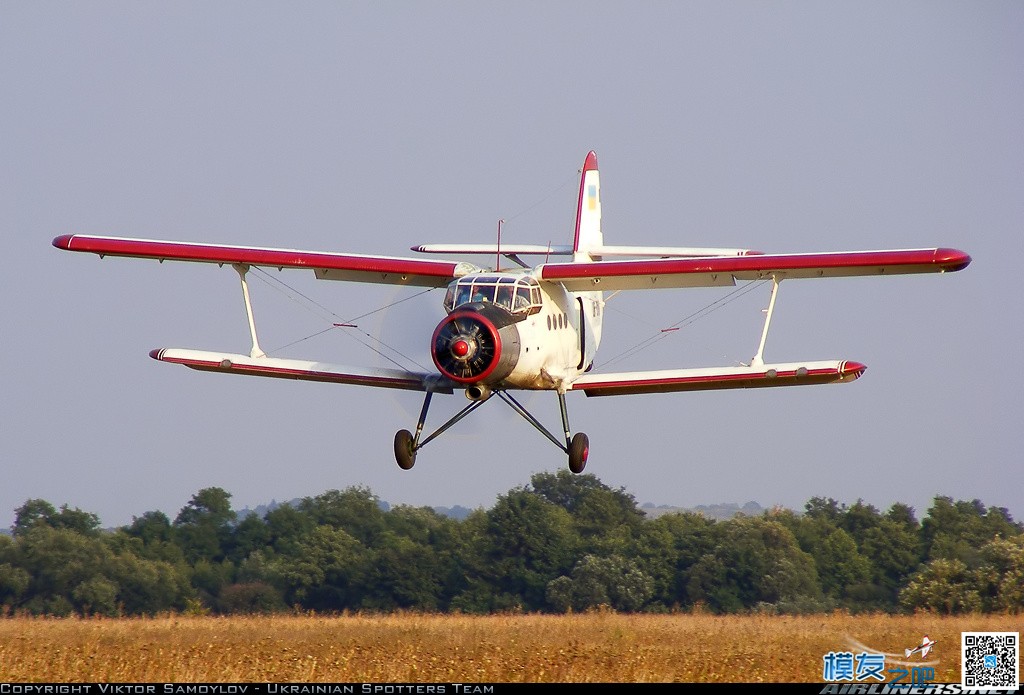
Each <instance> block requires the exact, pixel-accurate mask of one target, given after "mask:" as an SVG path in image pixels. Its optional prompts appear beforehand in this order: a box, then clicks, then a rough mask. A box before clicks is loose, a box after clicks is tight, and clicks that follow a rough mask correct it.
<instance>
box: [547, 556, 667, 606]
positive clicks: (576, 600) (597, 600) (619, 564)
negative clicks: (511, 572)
mask: <svg viewBox="0 0 1024 695" xmlns="http://www.w3.org/2000/svg"><path fill="white" fill-rule="evenodd" d="M653 592H654V582H653V581H652V580H651V578H650V577H648V576H647V575H646V574H644V573H643V571H642V570H640V568H639V567H638V566H637V564H636V563H635V562H632V561H630V560H627V559H625V558H623V557H620V556H618V555H612V556H611V557H598V556H596V555H586V556H584V557H583V558H582V559H581V560H580V561H579V562H577V563H576V566H575V567H573V569H572V577H571V578H570V577H567V576H565V575H562V576H561V577H558V578H557V579H553V580H552V581H550V582H548V586H547V600H548V604H549V605H550V606H551V607H552V608H554V609H555V610H557V611H562V612H565V611H567V610H569V609H572V610H575V611H583V610H587V609H589V608H597V607H599V606H609V607H611V608H614V609H615V610H618V611H627V612H635V611H638V610H640V609H641V608H642V607H643V606H644V605H645V604H646V603H647V601H648V600H649V599H650V598H651V595H652V594H653Z"/></svg>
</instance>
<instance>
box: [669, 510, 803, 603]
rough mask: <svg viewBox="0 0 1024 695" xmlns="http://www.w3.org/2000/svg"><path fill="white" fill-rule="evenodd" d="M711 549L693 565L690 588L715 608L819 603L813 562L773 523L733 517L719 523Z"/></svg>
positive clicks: (791, 536)
mask: <svg viewBox="0 0 1024 695" xmlns="http://www.w3.org/2000/svg"><path fill="white" fill-rule="evenodd" d="M722 526H723V535H722V538H721V542H720V544H719V545H718V546H716V547H715V549H714V550H713V551H712V552H710V553H708V554H706V555H704V557H702V558H701V559H700V560H699V561H698V562H697V564H696V565H695V566H694V568H693V570H692V573H691V577H690V582H689V586H688V590H689V592H690V596H691V597H692V598H693V599H694V600H695V601H701V602H703V603H706V604H707V605H708V606H709V607H710V608H712V609H713V610H715V611H718V612H734V611H737V610H741V609H744V608H754V607H758V606H761V605H768V606H772V607H774V608H775V609H777V610H779V611H782V612H798V611H805V610H816V609H819V608H820V607H821V603H820V601H821V588H820V587H819V585H818V577H817V573H816V571H815V568H814V560H813V558H811V556H810V555H808V554H807V553H805V552H803V551H802V550H800V547H799V545H798V544H797V541H796V538H795V537H794V536H793V533H792V532H791V531H790V530H789V529H788V528H786V527H785V526H784V525H782V524H780V523H779V522H777V521H770V520H768V519H765V518H742V517H741V518H736V519H732V520H730V521H727V522H725V523H724V524H722Z"/></svg>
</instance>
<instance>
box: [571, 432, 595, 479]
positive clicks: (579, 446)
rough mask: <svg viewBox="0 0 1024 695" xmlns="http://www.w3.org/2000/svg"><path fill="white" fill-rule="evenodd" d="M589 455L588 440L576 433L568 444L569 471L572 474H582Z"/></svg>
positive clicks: (580, 433)
mask: <svg viewBox="0 0 1024 695" xmlns="http://www.w3.org/2000/svg"><path fill="white" fill-rule="evenodd" d="M589 455H590V439H588V438H587V435H585V434H583V433H582V432H577V433H576V434H575V435H573V438H572V441H571V442H570V443H569V470H570V471H572V472H573V473H582V472H583V469H584V468H586V467H587V457H588V456H589Z"/></svg>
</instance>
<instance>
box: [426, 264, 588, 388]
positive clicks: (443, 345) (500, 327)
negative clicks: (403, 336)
mask: <svg viewBox="0 0 1024 695" xmlns="http://www.w3.org/2000/svg"><path fill="white" fill-rule="evenodd" d="M445 310H446V311H447V312H448V315H447V316H446V317H445V318H444V320H442V321H441V323H440V324H439V325H438V327H437V329H436V330H435V331H434V335H433V338H432V341H431V355H432V356H433V358H434V364H435V365H436V366H437V368H438V369H439V370H440V371H441V373H442V374H443V375H445V376H447V377H448V378H450V379H452V380H453V381H455V382H457V383H460V384H464V385H465V386H466V387H467V388H471V387H476V388H480V387H487V388H492V389H505V388H517V389H555V390H559V391H564V390H565V388H567V386H568V384H570V383H571V382H572V380H573V379H575V378H576V377H577V376H579V374H581V373H583V372H585V371H586V370H588V369H589V368H590V366H591V365H592V364H593V361H594V355H595V353H596V352H597V349H598V346H599V345H600V342H601V325H602V317H603V314H604V300H603V296H602V293H601V292H569V291H567V290H566V289H565V288H564V287H563V286H562V285H560V284H555V283H540V282H537V280H536V278H535V277H534V275H533V273H532V272H531V271H523V272H504V273H475V274H472V275H468V276H465V277H462V278H459V279H458V280H456V281H454V282H452V283H451V285H450V286H449V288H448V292H447V294H446V297H445Z"/></svg>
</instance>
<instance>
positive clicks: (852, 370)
mask: <svg viewBox="0 0 1024 695" xmlns="http://www.w3.org/2000/svg"><path fill="white" fill-rule="evenodd" d="M865 369H867V367H865V366H864V365H863V364H861V363H859V362H851V361H846V360H833V361H820V362H785V363H779V364H759V365H756V366H750V367H700V368H695V369H666V370H661V371H648V372H621V373H617V374H592V373H591V374H584V375H582V376H580V377H579V378H578V379H576V381H574V382H573V384H572V386H571V387H570V390H572V391H583V392H584V393H585V394H587V395H588V396H618V395H627V394H641V393H666V392H671V391H707V390H713V389H746V388H764V387H771V386H805V385H813V384H834V383H843V382H847V381H853V380H854V379H856V378H857V377H859V376H860V375H861V374H863V373H864V370H865Z"/></svg>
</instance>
